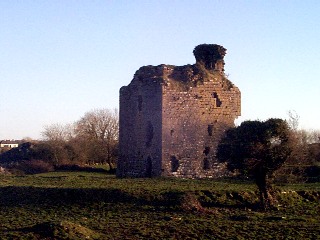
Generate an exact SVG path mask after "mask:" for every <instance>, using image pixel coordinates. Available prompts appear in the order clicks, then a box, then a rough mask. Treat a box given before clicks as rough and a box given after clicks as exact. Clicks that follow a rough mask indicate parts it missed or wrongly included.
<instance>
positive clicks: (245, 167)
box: [217, 119, 292, 209]
mask: <svg viewBox="0 0 320 240" xmlns="http://www.w3.org/2000/svg"><path fill="white" fill-rule="evenodd" d="M291 152H292V132H291V130H290V128H289V126H288V124H287V122H286V121H284V120H282V119H269V120H267V121H264V122H262V121H245V122H243V123H242V124H241V125H240V126H238V127H236V128H231V129H229V130H228V131H226V133H225V135H224V137H223V138H222V139H221V141H220V144H219V146H218V151H217V158H218V160H219V161H220V162H226V163H227V166H228V169H229V170H232V171H233V170H238V171H239V172H240V173H241V174H244V175H246V176H248V177H250V178H252V179H254V180H255V182H256V184H257V186H258V188H259V192H260V201H261V205H262V207H263V208H264V209H267V208H269V207H271V206H272V205H273V204H274V199H273V196H272V188H271V179H272V175H273V173H274V172H275V171H276V170H277V169H279V168H280V167H281V166H282V165H283V164H284V162H285V161H286V160H287V159H288V158H289V156H290V154H291Z"/></svg>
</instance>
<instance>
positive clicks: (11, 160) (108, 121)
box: [0, 109, 119, 173]
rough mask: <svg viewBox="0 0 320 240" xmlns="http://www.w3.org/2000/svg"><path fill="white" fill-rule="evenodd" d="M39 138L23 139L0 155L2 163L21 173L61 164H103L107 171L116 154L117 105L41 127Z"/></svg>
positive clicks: (113, 167)
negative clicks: (72, 120)
mask: <svg viewBox="0 0 320 240" xmlns="http://www.w3.org/2000/svg"><path fill="white" fill-rule="evenodd" d="M41 134H42V137H43V139H42V140H36V141H26V142H25V143H23V144H21V145H20V146H19V148H17V149H11V150H10V151H7V152H5V153H3V154H1V155H0V159H1V163H2V166H4V167H6V168H9V169H18V170H22V171H23V172H25V173H33V172H46V171H51V170H54V169H57V168H61V167H63V166H72V165H74V166H84V165H94V164H105V165H108V166H109V169H110V170H111V171H114V169H115V167H116V160H117V156H118V136H119V116H118V111H117V109H114V110H110V109H94V110H91V111H88V112H86V113H85V114H84V115H83V116H82V117H81V118H80V119H79V120H78V121H75V122H74V123H72V124H60V123H55V124H51V125H48V126H45V127H44V130H43V132H42V133H41Z"/></svg>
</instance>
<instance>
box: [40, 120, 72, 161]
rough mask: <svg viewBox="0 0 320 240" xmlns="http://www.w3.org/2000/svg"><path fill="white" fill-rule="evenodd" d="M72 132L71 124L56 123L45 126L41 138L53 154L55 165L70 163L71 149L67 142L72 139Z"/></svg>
mask: <svg viewBox="0 0 320 240" xmlns="http://www.w3.org/2000/svg"><path fill="white" fill-rule="evenodd" d="M73 132H74V131H73V125H72V124H65V125H63V124H59V123H56V124H52V125H48V126H45V128H44V131H43V132H42V137H43V139H44V141H45V142H46V143H47V145H48V147H49V148H50V149H51V151H52V152H53V154H54V164H55V165H61V164H65V163H67V162H70V158H71V157H70V156H69V155H70V151H71V150H72V147H71V146H69V145H68V141H70V140H71V139H72V137H73ZM73 155H74V154H73Z"/></svg>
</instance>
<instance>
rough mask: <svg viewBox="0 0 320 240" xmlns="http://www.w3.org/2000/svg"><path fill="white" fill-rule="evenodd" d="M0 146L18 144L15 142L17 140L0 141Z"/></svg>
mask: <svg viewBox="0 0 320 240" xmlns="http://www.w3.org/2000/svg"><path fill="white" fill-rule="evenodd" d="M0 144H19V141H17V140H2V141H0Z"/></svg>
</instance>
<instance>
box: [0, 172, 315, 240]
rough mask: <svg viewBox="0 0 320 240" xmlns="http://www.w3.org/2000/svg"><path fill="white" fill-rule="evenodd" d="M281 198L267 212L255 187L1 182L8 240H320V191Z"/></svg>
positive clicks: (91, 180)
mask: <svg viewBox="0 0 320 240" xmlns="http://www.w3.org/2000/svg"><path fill="white" fill-rule="evenodd" d="M276 190H277V191H276V192H277V198H278V200H279V206H278V209H275V210H272V211H268V212H261V211H258V210H257V209H256V208H255V207H256V205H257V203H258V195H257V190H256V186H255V185H254V184H253V183H250V182H241V181H235V180H220V181H215V180H210V179H203V180H191V179H175V178H155V179H116V178H115V177H114V176H113V175H107V174H104V173H86V172H52V173H47V174H38V175H27V176H19V177H18V176H0V210H1V212H0V239H85V238H87V239H257V238H261V239H320V217H319V213H320V207H319V205H320V204H319V203H320V184H319V183H317V184H316V183H315V184H299V185H283V186H276ZM199 202H200V203H201V206H200V209H199V208H197V203H199Z"/></svg>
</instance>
